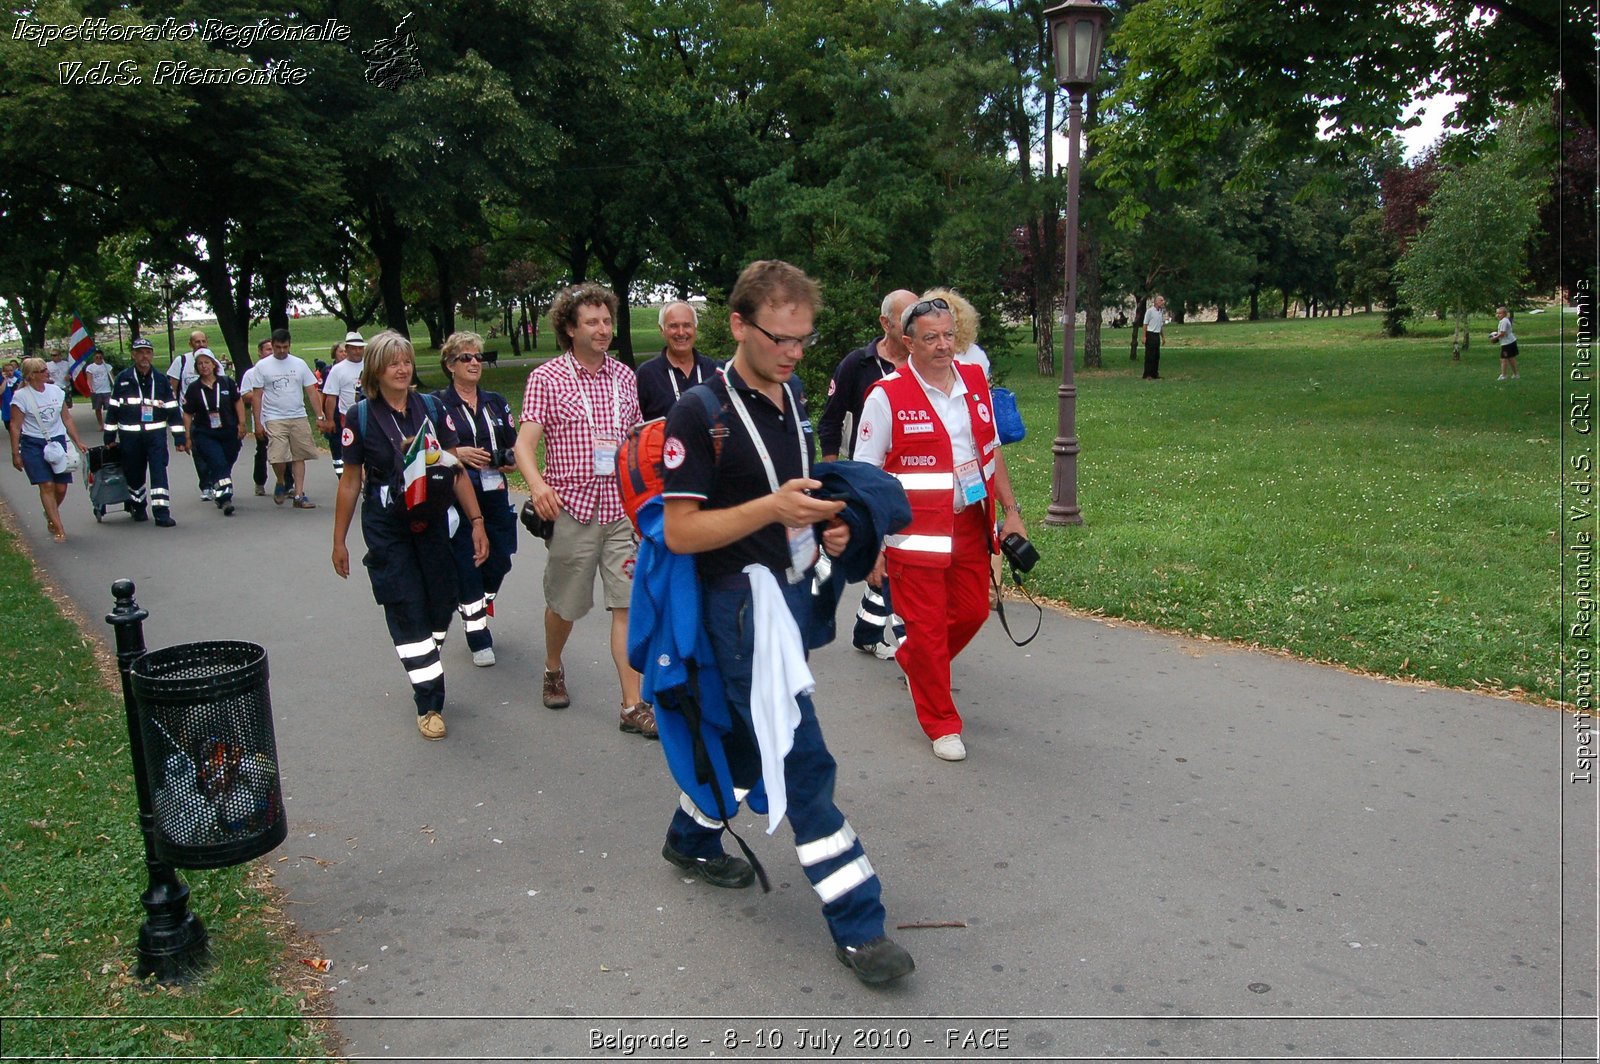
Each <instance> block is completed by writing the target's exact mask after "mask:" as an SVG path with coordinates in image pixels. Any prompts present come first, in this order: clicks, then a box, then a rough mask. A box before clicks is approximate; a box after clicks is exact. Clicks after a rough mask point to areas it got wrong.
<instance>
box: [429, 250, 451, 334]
mask: <svg viewBox="0 0 1600 1064" xmlns="http://www.w3.org/2000/svg"><path fill="white" fill-rule="evenodd" d="M428 253H429V254H430V255H432V256H433V270H434V274H435V276H437V277H438V279H439V331H440V332H441V333H443V334H444V336H445V337H448V336H449V335H450V334H451V333H453V332H455V331H456V293H455V278H454V276H453V275H452V273H451V271H450V255H449V253H448V252H446V251H444V250H443V249H442V248H439V247H437V246H435V245H432V244H430V245H428ZM443 345H444V341H443V339H442V338H441V339H440V340H439V341H438V342H436V343H435V344H434V345H433V346H434V347H442V346H443Z"/></svg>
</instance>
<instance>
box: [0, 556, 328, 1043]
mask: <svg viewBox="0 0 1600 1064" xmlns="http://www.w3.org/2000/svg"><path fill="white" fill-rule="evenodd" d="M32 572H33V566H32V563H31V561H30V560H29V559H28V557H27V556H26V555H24V554H23V553H22V552H21V551H20V550H18V548H17V543H16V539H15V536H14V534H13V533H12V532H11V531H10V530H9V529H0V616H4V617H5V618H6V623H5V625H3V626H0V670H3V672H4V675H5V677H6V690H7V696H6V699H5V703H4V704H5V709H4V710H3V711H0V728H3V729H4V731H5V737H6V756H5V766H4V768H3V769H0V809H3V810H4V815H3V816H0V854H3V858H0V860H3V862H4V864H3V868H4V875H3V879H0V894H3V897H4V902H3V906H0V914H3V915H0V1055H3V1056H5V1057H8V1058H9V1057H26V1056H50V1057H65V1056H96V1057H99V1058H100V1059H112V1060H125V1059H132V1058H146V1059H148V1058H159V1059H168V1058H169V1057H174V1056H175V1057H202V1056H203V1057H211V1056H221V1057H236V1058H241V1059H248V1058H253V1057H269V1056H270V1057H273V1058H274V1059H285V1058H288V1059H293V1058H295V1057H299V1056H303V1057H305V1058H315V1059H323V1058H325V1057H326V1054H327V1046H326V1042H325V1040H324V1038H323V1036H322V1034H321V1033H320V1031H319V1030H318V1026H317V1024H316V1022H315V1021H314V1020H312V1019H309V1018H308V1017H307V1016H306V1015H305V1013H304V1007H305V1006H304V999H303V994H302V993H301V992H299V991H298V990H296V989H295V988H294V986H295V984H296V983H301V984H304V983H305V982H306V978H307V973H308V972H309V969H301V970H299V971H297V969H299V968H300V966H298V965H297V964H295V958H294V957H291V956H289V955H288V954H287V953H286V945H285V940H284V936H283V935H282V933H281V930H280V929H281V925H282V919H281V917H280V916H279V915H278V914H277V913H276V911H275V909H274V908H273V905H272V900H271V898H270V897H269V896H268V895H267V894H265V893H263V892H262V891H260V890H257V889H255V888H254V887H252V886H251V885H250V884H249V883H248V881H247V878H248V874H249V873H248V872H247V869H245V868H233V869H225V870H220V871H213V872H185V873H183V876H184V878H185V880H186V881H187V882H188V883H189V886H190V891H191V893H190V908H191V910H192V911H194V912H195V913H196V914H197V915H198V916H199V917H200V919H201V920H202V921H203V922H204V923H205V925H206V928H207V930H208V932H209V933H210V940H211V950H212V955H213V958H214V963H213V964H212V965H211V967H210V968H209V969H208V970H207V971H206V972H205V973H204V974H203V975H201V976H200V977H198V978H196V979H195V980H194V981H193V982H192V983H190V984H188V985H185V986H183V987H181V988H173V989H169V988H163V987H160V986H157V985H155V984H153V983H151V982H140V981H137V980H135V979H134V978H133V962H134V943H135V941H136V938H137V935H138V931H139V925H140V922H141V921H142V920H143V919H144V910H143V908H142V907H141V906H140V904H139V896H140V894H141V893H142V892H143V891H144V889H145V885H146V880H145V867H144V847H143V844H142V842H141V841H140V836H139V832H138V826H137V815H138V804H137V801H136V799H135V796H134V789H133V770H132V765H131V762H130V760H129V756H128V731H127V725H126V717H125V715H124V712H123V708H122V697H121V694H120V692H119V693H116V694H113V693H112V691H111V690H110V689H108V687H107V677H106V676H104V675H103V674H102V673H101V672H100V670H99V669H98V668H97V666H96V664H95V660H94V654H93V649H92V644H91V643H90V642H89V641H88V640H87V639H85V638H84V636H83V635H82V633H81V632H79V630H78V629H77V628H76V627H75V626H74V625H73V624H72V623H71V622H69V621H68V620H66V619H65V618H64V617H63V616H62V615H61V613H60V612H59V611H58V610H57V609H56V607H55V604H54V602H53V601H52V600H51V598H50V596H49V595H48V594H47V593H45V592H44V591H43V590H41V588H40V586H39V583H38V581H36V580H35V579H34V577H33V575H32ZM106 606H107V607H108V608H109V606H110V600H109V597H108V599H107V602H106ZM256 874H257V875H259V874H260V873H259V872H258V873H256Z"/></svg>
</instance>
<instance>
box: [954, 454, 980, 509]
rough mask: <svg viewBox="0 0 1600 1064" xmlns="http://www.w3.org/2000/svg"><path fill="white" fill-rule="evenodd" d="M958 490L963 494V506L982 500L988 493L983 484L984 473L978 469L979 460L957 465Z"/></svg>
mask: <svg viewBox="0 0 1600 1064" xmlns="http://www.w3.org/2000/svg"><path fill="white" fill-rule="evenodd" d="M956 490H957V491H958V492H960V494H961V503H962V505H963V506H971V505H972V504H973V503H977V502H982V501H983V497H984V496H985V495H987V494H988V492H987V491H986V490H985V489H984V486H983V473H982V471H980V470H979V469H978V460H977V459H976V458H974V459H973V460H972V461H970V462H962V463H961V464H960V465H958V466H956Z"/></svg>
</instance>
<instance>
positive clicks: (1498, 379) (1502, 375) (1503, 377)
mask: <svg viewBox="0 0 1600 1064" xmlns="http://www.w3.org/2000/svg"><path fill="white" fill-rule="evenodd" d="M1505 379H1506V375H1505V374H1504V373H1502V374H1500V376H1498V377H1496V378H1495V380H1497V381H1503V380H1505Z"/></svg>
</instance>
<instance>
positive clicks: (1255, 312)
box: [1250, 281, 1261, 321]
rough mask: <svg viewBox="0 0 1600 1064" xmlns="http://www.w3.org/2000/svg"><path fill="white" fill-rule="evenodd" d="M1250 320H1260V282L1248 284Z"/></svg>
mask: <svg viewBox="0 0 1600 1064" xmlns="http://www.w3.org/2000/svg"><path fill="white" fill-rule="evenodd" d="M1250 320H1251V321H1260V320H1261V283H1260V282H1259V281H1258V282H1257V283H1255V284H1253V285H1251V286H1250Z"/></svg>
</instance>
